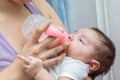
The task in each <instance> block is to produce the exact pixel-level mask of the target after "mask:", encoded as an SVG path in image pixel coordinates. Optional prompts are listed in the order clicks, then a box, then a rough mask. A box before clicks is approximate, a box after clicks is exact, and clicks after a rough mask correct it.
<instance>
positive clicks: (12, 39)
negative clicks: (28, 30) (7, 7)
mask: <svg viewBox="0 0 120 80" xmlns="http://www.w3.org/2000/svg"><path fill="white" fill-rule="evenodd" d="M25 18H26V16H23V17H19V16H18V17H17V16H9V15H7V16H4V15H2V17H0V32H1V33H2V34H3V35H4V37H5V38H6V39H7V41H8V42H9V43H10V44H11V46H12V47H13V48H15V49H16V50H17V51H18V52H19V51H20V50H21V48H22V46H23V45H24V43H25V41H26V40H25V38H24V36H23V35H22V33H21V28H22V25H23V23H24V20H25Z"/></svg>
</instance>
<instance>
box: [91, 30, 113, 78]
mask: <svg viewBox="0 0 120 80" xmlns="http://www.w3.org/2000/svg"><path fill="white" fill-rule="evenodd" d="M90 29H91V30H93V31H95V32H96V33H97V34H98V37H99V40H100V45H96V46H95V50H94V51H95V56H94V58H95V59H96V60H97V61H99V62H100V69H98V70H97V71H95V72H93V73H92V74H89V75H90V76H91V77H92V78H93V79H94V78H95V77H96V76H98V75H99V74H102V73H105V74H106V73H107V72H108V71H109V69H110V68H111V66H112V64H113V63H114V60H115V46H114V44H113V42H112V41H111V40H110V38H108V37H107V36H106V35H105V34H104V33H103V32H102V31H100V30H99V29H98V28H90Z"/></svg>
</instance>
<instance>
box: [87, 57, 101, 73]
mask: <svg viewBox="0 0 120 80" xmlns="http://www.w3.org/2000/svg"><path fill="white" fill-rule="evenodd" d="M88 65H89V69H90V71H96V70H98V69H99V68H100V63H99V62H98V61H97V60H95V59H93V60H91V61H90V63H89V64H88Z"/></svg>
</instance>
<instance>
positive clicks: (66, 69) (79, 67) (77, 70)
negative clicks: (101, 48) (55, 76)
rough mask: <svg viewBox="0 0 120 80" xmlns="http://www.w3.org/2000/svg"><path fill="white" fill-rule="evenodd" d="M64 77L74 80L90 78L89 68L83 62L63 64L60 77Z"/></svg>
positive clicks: (75, 61)
mask: <svg viewBox="0 0 120 80" xmlns="http://www.w3.org/2000/svg"><path fill="white" fill-rule="evenodd" d="M63 76H64V77H68V78H71V79H73V80H83V79H84V78H85V77H87V76H88V67H87V65H86V64H84V63H83V62H80V61H77V60H74V61H73V60H72V61H71V60H70V61H68V62H63V63H62V65H61V72H60V75H59V77H63Z"/></svg>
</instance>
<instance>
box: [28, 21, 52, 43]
mask: <svg viewBox="0 0 120 80" xmlns="http://www.w3.org/2000/svg"><path fill="white" fill-rule="evenodd" d="M50 23H51V22H50V20H48V21H46V22H44V23H43V24H41V25H40V26H39V27H38V28H37V29H36V30H35V32H34V33H33V34H32V35H31V37H30V39H29V40H28V42H27V45H33V44H36V43H38V40H39V38H40V35H41V34H42V33H43V32H44V31H45V29H47V28H48V27H49V25H50Z"/></svg>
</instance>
